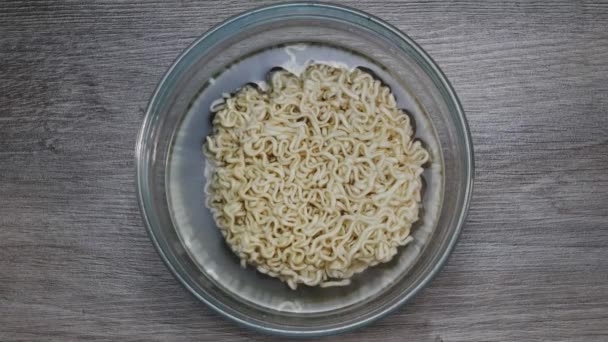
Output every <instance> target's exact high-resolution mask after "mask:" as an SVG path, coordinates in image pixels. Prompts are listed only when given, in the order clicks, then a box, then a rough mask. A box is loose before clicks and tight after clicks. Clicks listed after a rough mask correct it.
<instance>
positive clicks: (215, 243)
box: [136, 3, 473, 336]
mask: <svg viewBox="0 0 608 342" xmlns="http://www.w3.org/2000/svg"><path fill="white" fill-rule="evenodd" d="M311 59H312V60H315V61H325V60H327V61H329V62H331V61H337V62H341V63H344V64H347V66H350V67H354V66H364V67H367V68H368V69H370V70H371V71H373V72H374V73H375V74H376V75H377V76H378V77H380V78H381V79H382V80H383V81H384V82H385V83H386V84H387V85H389V86H390V87H391V89H392V90H393V92H394V93H395V96H396V98H397V101H398V103H399V105H400V106H401V107H402V108H404V109H406V110H407V111H408V112H409V113H410V114H411V115H412V116H413V118H414V122H415V123H416V136H417V137H420V138H421V139H422V140H423V141H424V142H425V144H426V146H427V148H428V149H429V151H430V152H431V159H432V162H431V166H430V167H429V168H428V169H427V171H425V174H424V175H423V176H424V178H425V182H426V190H425V194H424V200H423V205H424V208H423V209H424V210H423V211H422V214H421V219H420V221H419V222H418V223H417V224H416V226H415V227H414V229H413V233H412V234H413V237H414V242H413V243H411V244H410V245H408V246H406V247H403V248H402V249H401V250H400V251H399V254H398V255H397V256H396V257H395V258H394V259H393V260H392V261H391V262H389V263H386V264H382V265H378V266H376V267H372V268H370V269H368V270H365V271H364V272H362V273H360V274H358V275H356V276H355V277H354V278H353V281H352V284H351V285H349V286H346V287H339V288H319V287H307V286H301V287H299V288H298V289H297V290H295V291H294V290H291V289H289V288H288V287H287V286H286V285H285V284H283V283H281V282H280V281H279V280H277V279H274V278H270V277H268V276H265V275H263V274H260V273H258V272H257V271H255V270H254V269H253V268H252V267H248V268H242V267H240V265H239V260H238V258H237V257H236V256H235V255H234V254H233V253H232V252H231V251H230V250H229V248H228V247H227V246H226V245H225V243H224V240H223V238H222V236H221V234H220V233H219V230H218V229H217V227H216V226H215V223H214V222H213V219H212V216H211V214H210V212H209V210H208V209H207V208H206V206H205V204H204V201H205V197H204V196H205V195H204V191H203V189H204V185H205V176H204V172H203V170H204V167H205V160H204V158H203V155H202V152H201V144H202V141H203V139H204V137H205V136H206V135H208V134H209V131H210V125H211V124H210V117H211V114H210V112H209V105H210V104H211V101H212V100H214V99H217V98H219V97H221V95H222V93H225V92H231V91H234V90H235V89H236V88H238V87H239V86H242V85H244V84H245V83H247V82H251V81H260V80H263V78H264V75H265V74H266V73H267V72H268V71H269V69H270V68H272V67H273V66H276V65H279V64H280V65H285V63H295V65H298V63H300V64H301V62H303V61H304V60H311ZM136 163H137V190H138V199H139V204H140V208H141V212H142V216H143V218H144V221H145V224H146V226H147V229H148V232H149V234H150V237H151V239H152V241H153V243H154V245H155V246H156V248H157V250H158V252H159V253H160V255H161V256H162V258H163V260H164V261H165V262H166V264H167V266H168V267H169V268H170V269H171V271H172V272H173V273H174V274H175V276H176V277H177V278H178V279H179V280H180V281H181V282H182V284H183V285H184V286H185V287H187V288H188V289H189V290H190V291H191V292H192V293H193V294H194V295H195V296H196V297H197V298H198V299H200V300H201V301H203V302H205V303H206V304H207V305H209V306H210V307H211V308H213V309H214V310H215V311H217V312H219V313H220V314H222V315H224V316H226V317H228V318H230V319H232V320H234V321H236V322H238V323H240V324H242V325H245V326H247V327H252V328H255V329H258V330H261V331H264V332H268V333H275V334H282V335H291V336H318V335H325V334H332V333H338V332H343V331H346V330H350V329H353V328H357V327H360V326H362V325H364V324H367V323H369V322H372V321H373V320H375V319H378V318H379V317H382V316H383V315H385V314H387V313H388V312H390V311H392V310H394V309H395V308H396V307H398V306H399V305H401V304H403V303H405V302H407V301H408V300H410V299H411V298H412V297H413V296H414V295H415V294H416V293H418V292H419V291H420V290H421V289H422V288H423V287H424V286H426V285H427V284H428V283H429V281H430V280H431V278H432V277H433V276H434V275H436V274H437V272H438V271H439V270H440V268H441V267H442V265H443V264H444V263H445V261H446V259H447V258H448V255H449V254H450V252H451V251H452V249H453V248H454V245H455V244H456V241H457V238H458V236H459V234H460V231H461V229H462V226H463V223H464V220H465V216H466V213H467V209H468V206H469V201H470V197H471V191H472V186H473V148H472V143H471V138H470V135H469V130H468V127H467V123H466V119H465V116H464V112H463V110H462V107H461V105H460V103H459V101H458V98H457V97H456V94H455V93H454V90H453V89H452V87H451V86H450V84H449V82H448V81H447V79H446V78H445V76H444V75H443V73H442V72H441V71H440V70H439V68H438V67H437V65H436V64H435V63H434V62H433V61H432V60H431V58H430V57H429V56H428V55H427V54H426V53H425V52H424V51H423V50H422V49H421V48H420V47H419V46H418V45H417V44H416V43H414V42H413V41H412V40H411V39H410V38H409V37H407V36H406V35H404V34H403V33H401V32H399V31H398V30H397V29H396V28H394V27H393V26H391V25H389V24H387V23H385V22H384V21H382V20H380V19H378V18H375V17H373V16H370V15H368V14H366V13H363V12H360V11H357V10H353V9H349V8H345V7H340V6H335V5H327V4H311V3H288V4H280V5H274V6H269V7H264V8H260V9H255V10H252V11H250V12H247V13H244V14H241V15H239V16H236V17H233V18H231V19H229V20H227V21H225V22H224V23H222V24H220V25H219V26H217V27H215V28H213V29H211V30H210V31H209V32H207V33H206V34H204V35H203V36H202V37H201V38H199V39H198V40H196V41H195V42H194V44H192V45H191V46H190V47H189V48H188V49H186V51H184V52H183V53H182V54H181V55H180V56H179V57H178V58H177V60H176V61H175V63H174V64H173V65H172V66H171V68H170V69H169V70H168V71H167V73H166V74H165V76H164V77H163V79H162V80H161V82H160V84H159V85H158V87H157V89H156V91H155V92H154V95H153V96H152V98H151V100H150V103H149V105H148V108H147V112H146V117H145V120H144V122H143V125H142V128H141V131H140V134H139V138H138V142H137V147H136Z"/></svg>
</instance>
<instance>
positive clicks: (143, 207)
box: [135, 2, 475, 337]
mask: <svg viewBox="0 0 608 342" xmlns="http://www.w3.org/2000/svg"><path fill="white" fill-rule="evenodd" d="M302 8H304V9H307V10H312V9H314V10H317V11H318V12H319V13H321V12H322V11H323V10H324V9H326V10H333V11H336V12H341V13H342V14H344V15H347V16H350V17H352V18H357V19H362V20H367V21H370V22H372V23H374V24H376V25H379V26H380V27H382V28H383V29H385V30H387V31H388V32H389V33H390V34H391V35H393V36H395V37H396V38H398V40H399V41H400V42H401V43H405V44H407V45H409V47H411V48H412V49H413V50H414V51H415V53H417V54H418V57H421V58H422V60H423V61H424V62H425V63H426V64H427V65H428V67H430V69H431V72H432V73H434V76H436V77H437V78H438V80H439V81H440V82H441V85H442V86H443V87H444V88H445V90H447V92H448V97H449V99H450V100H451V101H452V105H453V106H454V108H455V109H456V115H457V120H456V122H458V123H459V124H460V125H461V127H460V130H461V132H462V133H464V134H463V138H464V139H463V142H464V146H463V147H464V151H465V158H464V159H463V161H464V163H463V164H464V178H465V179H464V181H465V183H466V184H465V185H464V187H463V188H464V193H463V198H462V203H463V205H462V208H461V210H460V211H459V212H458V213H456V214H457V215H458V218H457V220H456V224H455V227H454V231H453V233H452V235H451V236H450V238H449V240H448V241H447V242H446V247H445V249H444V250H443V252H442V253H441V255H439V257H438V260H437V262H436V263H435V265H433V266H432V268H431V270H430V271H429V272H428V273H427V274H425V275H423V276H422V279H421V281H420V282H419V283H418V284H417V285H416V286H415V287H413V288H412V289H411V291H410V292H408V293H405V294H404V295H403V296H401V297H400V298H399V299H398V300H396V301H394V302H393V303H389V305H387V306H386V307H384V308H382V309H381V310H379V311H378V312H376V313H374V314H373V315H371V316H370V317H366V318H364V319H362V320H356V321H352V322H347V323H345V324H339V325H336V326H333V327H331V328H323V329H314V328H313V329H310V330H295V329H280V328H273V327H269V326H264V325H260V324H256V323H255V322H252V321H247V320H244V319H242V318H240V317H237V316H235V315H233V314H231V313H229V312H226V311H225V310H223V309H222V308H221V307H220V306H217V305H216V304H214V303H213V302H212V301H211V299H210V298H206V297H204V296H203V295H201V294H200V293H198V292H197V291H196V290H195V289H194V288H192V286H190V285H189V284H188V282H187V281H186V280H185V279H184V277H183V276H182V275H181V274H180V272H179V271H178V270H177V269H176V268H175V266H174V265H173V264H172V263H171V262H170V261H169V258H168V257H167V255H166V253H165V251H164V249H163V248H162V247H161V245H160V243H159V241H158V239H157V237H156V235H155V233H154V229H153V228H152V226H153V225H155V224H156V223H155V222H153V221H152V220H150V217H149V213H150V211H149V210H150V209H149V207H150V205H149V204H148V201H147V195H146V194H145V192H146V191H145V190H144V189H145V188H146V187H145V185H144V183H145V182H144V180H147V179H148V175H147V168H146V167H145V163H144V161H145V158H144V150H145V145H146V144H145V141H146V136H147V135H148V134H147V133H148V132H149V130H150V129H151V128H152V124H153V122H154V119H155V118H156V116H157V115H156V113H155V112H154V111H155V106H156V103H157V102H158V99H159V97H160V96H161V93H162V92H163V90H164V89H165V88H166V86H165V84H166V83H167V82H168V81H169V80H170V79H171V78H172V75H173V73H174V72H175V70H176V68H177V66H178V65H179V64H180V63H181V62H182V60H183V59H184V58H185V57H186V56H187V55H189V53H191V52H192V50H193V49H195V47H196V46H198V45H199V44H200V43H201V42H203V41H204V40H206V39H208V38H209V37H210V36H212V35H213V34H216V33H218V31H221V30H224V29H227V26H231V25H234V24H235V23H239V22H242V21H247V19H249V18H251V17H252V16H259V15H264V14H268V13H269V12H276V11H277V10H285V9H293V10H296V9H302ZM346 20H347V21H348V22H350V23H351V24H353V25H357V26H362V27H365V26H364V25H363V24H361V23H358V22H353V21H352V20H349V18H346ZM135 164H136V170H135V177H136V192H137V200H138V205H139V209H140V213H141V216H142V219H143V222H144V225H145V227H146V231H147V234H148V236H149V237H150V239H151V240H152V243H153V245H154V247H155V249H156V251H157V252H158V254H159V255H160V256H161V259H162V260H163V262H164V263H165V265H166V266H167V268H169V269H170V270H171V273H173V275H174V277H175V278H177V280H178V281H179V282H180V283H181V284H182V285H183V286H184V287H186V288H187V289H188V290H189V291H190V293H192V294H193V295H194V296H195V297H196V298H198V299H199V300H200V301H201V302H203V303H205V304H206V305H207V306H208V307H210V308H211V309H213V311H215V312H216V313H219V314H220V315H221V316H223V317H226V318H228V319H229V320H231V321H233V322H235V323H237V324H239V325H241V326H244V327H247V328H251V329H253V330H256V331H260V332H264V333H269V334H272V335H280V336H288V337H316V336H324V335H334V334H338V333H343V332H347V331H352V330H355V329H357V328H361V327H363V326H366V325H368V324H370V323H372V322H374V321H377V320H378V319H380V318H382V317H385V316H386V315H388V314H389V313H391V312H393V311H395V310H396V309H397V308H399V307H401V306H402V305H403V304H405V303H407V302H409V301H410V300H411V299H412V298H413V297H415V296H416V295H417V294H418V293H419V292H420V291H421V290H422V289H423V288H425V287H426V286H428V285H429V283H430V282H431V281H432V279H433V278H434V277H435V276H436V275H437V274H438V273H439V271H440V270H441V269H442V268H443V266H444V265H445V263H446V261H447V259H448V258H449V256H450V255H451V253H452V251H453V250H454V247H455V245H456V243H457V242H458V239H459V237H460V235H461V232H462V229H463V225H464V222H465V220H466V216H467V214H468V211H469V207H470V202H471V196H472V193H473V182H474V169H475V165H474V151H473V143H472V138H471V133H470V129H469V125H468V123H467V120H466V117H465V114H464V110H463V108H462V104H461V102H460V100H459V98H458V96H457V95H456V92H455V91H454V89H453V87H452V85H451V83H450V82H449V81H448V79H447V77H446V76H445V74H444V73H443V72H442V71H441V69H440V68H439V67H438V66H437V64H436V63H435V61H434V60H433V59H432V58H431V57H430V56H429V55H428V54H427V53H426V52H425V51H424V50H423V49H422V48H421V47H420V46H419V45H418V44H417V43H416V42H415V41H414V40H413V39H411V38H410V37H409V36H407V35H406V34H405V33H403V32H401V31H400V30H399V29H398V28H396V27H395V26H393V25H392V24H389V23H387V22H386V21H384V20H382V19H380V18H378V17H376V16H373V15H371V14H368V13H366V12H364V11H361V10H358V9H354V8H350V7H347V6H342V5H335V4H328V3H320V2H287V3H280V4H274V5H268V6H262V7H257V8H254V9H251V10H249V11H245V12H243V13H240V14H237V15H235V16H232V17H230V18H228V19H226V20H224V21H222V22H221V23H219V24H217V25H215V26H214V27H212V28H211V29H209V30H208V31H207V32H205V33H204V34H203V35H201V36H200V37H198V38H197V39H195V40H194V42H192V43H191V44H190V45H189V46H188V47H187V48H186V49H185V50H183V51H182V52H181V53H180V55H179V56H178V57H177V58H176V59H175V60H174V61H173V63H172V64H171V66H170V67H169V69H168V70H167V71H166V72H165V74H164V75H163V77H162V78H161V80H160V82H159V83H158V85H157V86H156V88H155V90H154V92H153V95H152V97H151V98H150V100H149V101H148V105H147V108H146V112H145V117H144V120H143V123H142V125H141V128H140V131H139V134H138V137H137V142H136V146H135Z"/></svg>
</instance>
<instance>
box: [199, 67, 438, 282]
mask: <svg viewBox="0 0 608 342" xmlns="http://www.w3.org/2000/svg"><path fill="white" fill-rule="evenodd" d="M268 83H269V88H268V90H267V91H262V90H260V89H258V88H257V87H254V86H251V85H247V86H245V87H243V88H242V89H240V90H239V91H238V92H236V93H235V94H233V95H231V96H230V97H227V98H225V99H224V101H223V102H221V103H220V104H219V105H216V106H214V109H215V110H216V115H215V117H214V119H213V132H212V134H211V135H210V136H209V137H207V140H206V142H205V144H204V148H203V150H204V153H205V155H206V157H207V158H208V160H209V161H210V162H211V163H213V164H214V166H215V169H214V172H213V174H212V177H211V179H209V180H208V182H207V184H208V186H207V189H206V192H207V205H208V207H209V208H210V209H211V211H212V213H213V216H214V219H215V221H216V223H217V225H218V227H219V229H220V230H221V232H222V234H223V236H224V237H225V239H226V242H227V243H228V245H229V246H230V248H231V249H232V250H233V251H234V253H236V254H237V255H238V256H239V258H240V259H241V263H242V265H243V266H245V265H246V264H250V265H253V266H255V267H256V268H257V270H258V271H260V272H262V273H265V274H268V275H269V276H272V277H277V278H279V279H281V280H282V281H284V282H286V283H287V284H288V285H289V286H290V287H291V288H292V289H295V288H296V287H297V286H298V284H306V285H309V286H316V285H320V286H322V287H326V286H338V285H347V284H349V283H350V280H349V279H350V278H351V277H352V276H353V275H354V274H356V273H358V272H361V271H363V270H365V269H366V268H368V267H371V266H374V265H377V264H379V263H385V262H388V261H389V260H391V259H392V258H393V257H394V256H395V254H396V253H397V248H398V247H399V246H403V245H406V244H407V243H408V242H410V241H411V240H412V237H411V236H410V229H411V227H412V224H413V223H414V222H416V221H417V220H418V215H419V210H420V205H421V192H422V179H421V174H422V172H423V165H424V164H425V163H426V162H427V161H428V160H429V153H428V152H427V151H426V150H425V149H424V148H423V146H422V145H421V143H420V142H419V141H416V140H414V139H413V133H414V132H413V129H412V125H411V123H410V118H409V117H408V115H407V114H405V113H404V112H403V111H402V110H400V109H398V108H397V106H396V102H395V98H394V96H393V94H392V93H391V91H390V89H389V88H388V87H386V86H384V85H383V84H382V83H381V82H380V81H379V80H377V79H375V78H374V77H372V75H371V74H369V73H367V72H364V71H362V70H360V69H354V70H352V71H350V70H346V69H341V68H335V67H331V66H328V65H323V64H313V65H310V66H309V67H307V68H306V69H305V70H304V72H303V73H302V74H301V75H300V76H297V75H294V74H291V73H289V72H287V71H285V70H274V71H272V72H271V73H270V74H269V75H268Z"/></svg>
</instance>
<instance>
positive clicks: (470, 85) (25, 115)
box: [0, 0, 608, 342]
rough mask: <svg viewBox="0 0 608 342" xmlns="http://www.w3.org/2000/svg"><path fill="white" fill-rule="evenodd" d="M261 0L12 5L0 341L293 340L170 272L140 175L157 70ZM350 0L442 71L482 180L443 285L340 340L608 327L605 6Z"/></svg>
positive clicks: (0, 100)
mask: <svg viewBox="0 0 608 342" xmlns="http://www.w3.org/2000/svg"><path fill="white" fill-rule="evenodd" d="M261 3H270V2H268V1H261V2H258V1H236V0H232V1H205V2H203V1H200V2H196V1H186V0H183V1H179V2H177V1H176V2H173V1H171V2H170V1H167V2H165V1H150V2H144V1H141V0H131V1H109V0H103V1H84V0H80V1H10V0H9V1H6V0H5V1H2V2H1V3H0V340H1V341H81V340H87V341H91V340H94V341H283V339H280V338H275V337H268V336H265V335H260V334H258V333H255V332H252V331H248V330H244V329H243V328H240V327H238V326H235V325H234V324H233V323H231V322H228V321H226V320H224V319H222V318H221V317H219V316H218V315H216V314H215V313H213V312H211V310H210V309H208V308H207V307H206V306H205V305H203V304H202V303H199V302H198V301H197V300H196V299H195V298H194V297H193V296H192V295H190V294H189V293H188V292H187V291H186V290H185V289H184V288H183V287H182V286H181V285H180V284H179V283H178V281H177V280H176V279H174V278H173V276H172V275H171V273H170V272H169V271H168V269H167V268H166V267H165V266H164V265H163V263H162V261H161V259H160V257H159V256H158V255H157V253H156V251H155V250H154V248H153V246H152V244H151V242H150V240H149V238H148V236H147V235H146V232H145V229H144V225H143V223H142V220H141V217H140V214H139V210H138V206H137V200H136V197H135V190H134V188H135V185H134V183H135V182H134V146H135V139H136V134H137V132H138V129H139V126H140V124H141V122H142V119H143V113H144V108H145V106H146V103H147V100H148V98H149V97H150V95H151V93H152V91H153V89H154V87H155V85H156V84H157V82H158V81H159V79H160V78H161V76H162V74H163V73H164V72H165V70H166V69H167V68H168V67H169V65H170V64H171V63H172V61H173V60H174V58H175V57H176V56H177V55H178V54H179V53H180V51H182V49H184V48H185V47H186V46H188V44H190V43H191V42H192V41H193V40H194V39H195V38H196V37H197V36H199V35H201V34H202V33H203V32H205V31H206V30H207V29H209V28H210V27H211V26H213V25H215V24H217V23H219V22H220V21H221V20H223V19H225V18H227V17H229V16H231V15H234V14H237V13H239V12H242V11H244V10H247V9H250V8H252V7H254V6H256V5H259V4H261ZM345 3H346V4H348V5H351V6H354V7H357V8H360V9H363V10H366V11H369V12H371V13H372V14H375V15H377V16H379V17H382V18H384V19H385V20H387V21H389V22H390V23H392V24H394V25H396V26H397V27H399V28H400V29H401V30H403V31H404V32H406V33H407V34H409V35H410V36H411V37H412V38H414V39H415V40H416V41H417V42H418V43H420V45H422V47H423V48H424V49H426V51H427V52H429V53H430V55H431V56H433V58H434V59H435V60H436V61H437V63H438V64H439V66H440V67H441V68H442V69H443V70H444V72H445V73H446V75H447V77H448V78H449V79H450V81H451V82H452V83H453V85H454V87H455V89H456V91H457V93H458V95H459V96H460V99H461V100H462V103H463V105H464V108H465V110H466V113H467V117H468V120H469V124H470V127H471V131H472V135H473V141H474V145H475V153H476V180H475V183H476V184H475V191H474V196H473V201H472V205H471V210H470V213H469V216H468V221H467V223H466V226H465V227H464V232H463V234H462V236H461V239H460V242H459V243H458V246H457V248H456V250H455V252H454V254H453V255H452V256H451V258H450V260H449V262H448V264H447V266H446V267H445V268H444V270H443V271H442V272H441V274H440V275H439V276H438V277H437V278H436V279H435V280H434V281H433V282H432V284H431V286H430V287H429V288H427V289H425V290H424V291H423V292H422V293H421V294H420V295H419V296H417V297H416V299H415V300H414V301H413V302H412V303H411V304H409V305H407V306H405V307H403V308H401V309H400V310H398V311H397V312H395V313H393V314H391V315H390V316H388V317H386V318H384V319H382V320H380V321H378V322H376V323H375V324H373V325H371V326H369V327H366V328H363V329H361V330H359V331H357V332H353V333H348V334H345V335H341V336H335V337H330V338H327V339H326V340H327V341H344V342H346V341H399V342H401V341H422V342H424V341H431V342H436V341H531V340H534V341H560V340H563V341H608V3H607V2H600V1H578V2H577V1H530V2H528V1H521V2H502V1H497V2H487V1H479V2H477V1H450V2H443V1H432V2H428V3H427V2H422V1H403V2H401V1H377V2H376V1H371V0H359V1H347V2H345Z"/></svg>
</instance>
